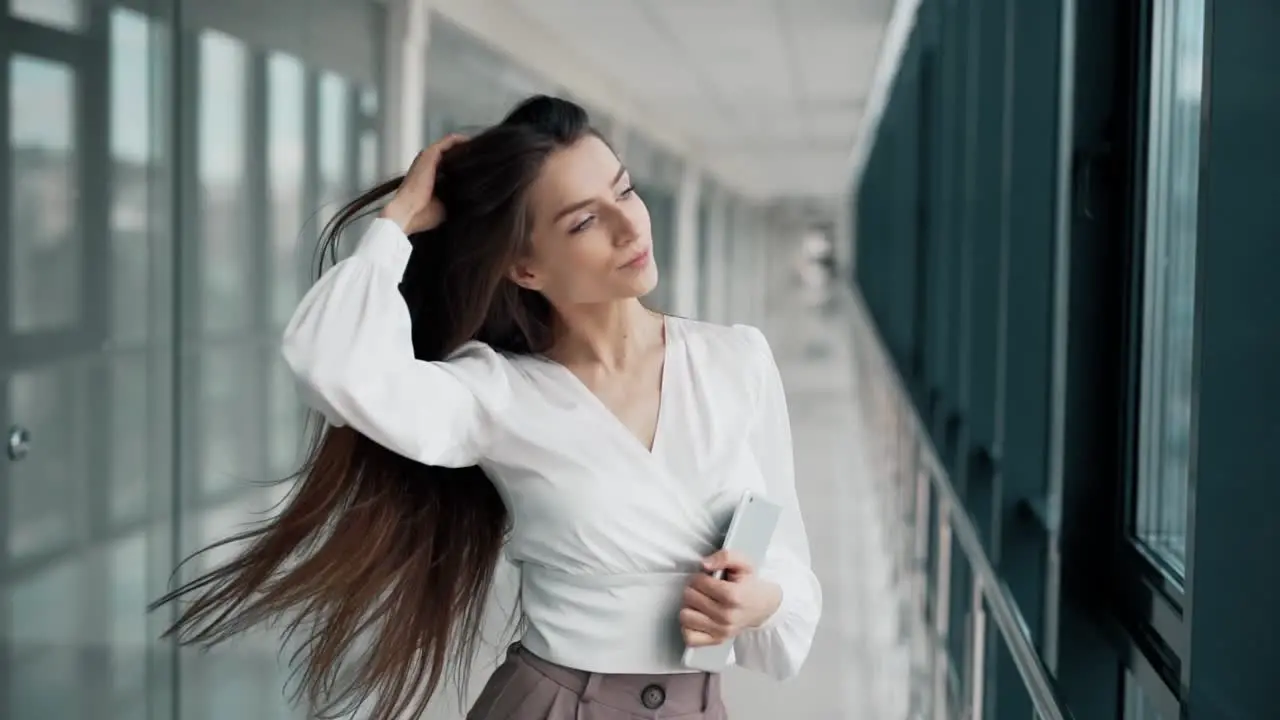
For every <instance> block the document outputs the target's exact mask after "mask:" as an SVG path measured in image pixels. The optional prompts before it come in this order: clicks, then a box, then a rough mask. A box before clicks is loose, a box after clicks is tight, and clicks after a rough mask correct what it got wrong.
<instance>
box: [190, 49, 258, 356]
mask: <svg viewBox="0 0 1280 720" xmlns="http://www.w3.org/2000/svg"><path fill="white" fill-rule="evenodd" d="M246 55H247V53H246V52H245V48H244V45H243V44H242V43H241V42H240V41H239V40H236V39H235V38H232V37H230V36H229V35H223V34H221V33H218V32H214V31H209V30H206V31H204V32H202V33H201V35H200V94H199V97H200V108H199V113H200V115H199V122H200V138H199V140H200V149H199V163H200V190H201V201H202V202H201V207H200V212H201V218H200V220H201V228H202V230H203V232H202V235H201V238H200V255H199V258H200V278H201V281H202V287H201V291H202V292H201V297H200V307H201V313H202V321H203V329H204V330H205V332H206V333H209V332H215V333H216V332H226V331H232V330H239V329H245V328H247V327H248V326H249V324H250V322H251V319H252V318H251V315H250V313H251V312H252V305H251V301H252V295H253V294H252V293H251V292H250V287H249V279H250V278H251V277H252V268H251V267H250V247H251V243H252V241H253V238H252V237H251V236H250V234H249V223H248V218H249V204H248V202H247V199H246V198H245V187H246V185H247V184H248V176H247V172H246V168H245V154H246V144H247V138H246V135H247V131H246V124H247V119H248V114H247V110H246V104H247V102H248V98H247V94H248V83H247V77H246V72H247V66H248V60H247V57H246Z"/></svg>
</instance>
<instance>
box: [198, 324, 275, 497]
mask: <svg viewBox="0 0 1280 720" xmlns="http://www.w3.org/2000/svg"><path fill="white" fill-rule="evenodd" d="M259 357H260V353H259V347H258V346H257V345H256V344H254V343H244V344H229V345H223V346H216V347H211V348H206V349H204V350H202V351H201V354H200V394H199V397H198V400H197V403H198V406H197V413H198V420H197V422H198V426H197V427H198V428H199V436H200V488H201V491H202V495H204V496H206V497H207V496H210V495H221V494H223V493H225V492H227V491H230V490H234V489H235V488H237V487H244V486H246V485H247V484H249V483H251V482H259V481H261V480H263V479H264V478H263V473H262V469H261V468H259V467H257V466H256V464H255V462H254V458H257V457H260V455H259V448H260V447H261V444H262V441H263V439H262V436H261V434H260V433H258V432H256V431H255V428H256V427H258V426H259V423H258V422H257V420H258V418H259V417H261V414H262V410H261V409H260V403H259V398H258V396H257V395H256V394H255V393H254V381H253V378H254V376H255V375H256V374H258V372H259V371H260V369H261V363H262V361H261V360H260V359H259Z"/></svg>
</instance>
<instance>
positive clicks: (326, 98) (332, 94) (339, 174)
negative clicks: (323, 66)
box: [320, 72, 350, 220]
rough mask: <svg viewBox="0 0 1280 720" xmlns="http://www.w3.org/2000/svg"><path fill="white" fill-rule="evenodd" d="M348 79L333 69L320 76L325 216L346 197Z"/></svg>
mask: <svg viewBox="0 0 1280 720" xmlns="http://www.w3.org/2000/svg"><path fill="white" fill-rule="evenodd" d="M347 99H348V91H347V83H346V82H345V81H344V80H343V79H342V78H341V77H339V76H337V75H334V74H333V73H328V72H327V73H325V74H324V75H323V76H321V78H320V202H321V203H322V204H323V205H325V214H324V215H323V217H324V219H325V220H328V219H329V218H330V217H331V216H332V215H333V213H334V211H335V210H336V209H337V207H339V206H340V205H341V204H342V203H343V202H345V201H346V200H348V199H349V198H348V197H347V195H348V193H349V192H350V188H349V187H348V167H347V138H348V130H347V127H348V125H349V122H348V121H349V112H350V106H349V104H348V102H347Z"/></svg>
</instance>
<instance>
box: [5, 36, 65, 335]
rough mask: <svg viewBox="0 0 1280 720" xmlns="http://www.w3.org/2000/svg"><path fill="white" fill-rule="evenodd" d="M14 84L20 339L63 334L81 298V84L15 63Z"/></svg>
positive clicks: (23, 61) (15, 311) (14, 313)
mask: <svg viewBox="0 0 1280 720" xmlns="http://www.w3.org/2000/svg"><path fill="white" fill-rule="evenodd" d="M9 78H10V89H9V148H10V159H11V163H12V166H11V168H10V170H9V172H10V178H11V182H10V187H11V188H12V189H11V191H10V192H11V193H12V196H11V197H12V203H11V208H12V209H11V218H10V225H9V228H10V235H9V237H10V250H9V252H10V253H11V256H10V257H11V259H12V267H11V270H10V272H11V278H10V288H11V292H12V296H11V298H10V313H9V314H10V318H9V319H10V322H11V323H12V327H13V330H14V331H15V332H31V331H41V330H53V329H64V328H67V327H68V326H70V325H73V324H74V323H75V322H76V320H77V318H78V314H79V308H80V293H81V289H80V286H81V282H80V263H81V257H80V237H79V236H80V213H79V207H80V194H79V192H78V187H79V168H78V165H79V158H78V157H77V150H76V141H75V138H76V117H77V115H78V113H77V108H76V97H77V90H76V76H75V73H74V71H73V70H72V69H71V68H70V67H68V66H67V65H65V64H63V63H60V62H55V61H52V60H44V59H41V58H34V57H29V56H26V55H13V56H12V57H11V58H10V61H9Z"/></svg>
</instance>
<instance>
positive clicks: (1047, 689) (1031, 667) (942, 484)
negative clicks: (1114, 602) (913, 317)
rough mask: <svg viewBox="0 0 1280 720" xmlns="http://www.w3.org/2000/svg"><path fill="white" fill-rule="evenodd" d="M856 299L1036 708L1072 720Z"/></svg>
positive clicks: (1053, 719)
mask: <svg viewBox="0 0 1280 720" xmlns="http://www.w3.org/2000/svg"><path fill="white" fill-rule="evenodd" d="M852 296H853V301H854V306H855V314H856V315H857V319H858V322H859V323H861V325H862V329H863V330H864V331H865V332H866V333H867V334H868V335H869V336H870V337H871V338H872V339H873V340H874V341H875V342H874V346H875V348H876V352H877V354H878V356H879V357H878V359H879V361H880V365H881V367H882V368H884V369H885V375H886V376H887V377H888V378H890V382H892V383H893V391H894V393H895V395H896V396H897V399H898V401H899V404H901V405H902V406H904V407H905V408H906V411H907V414H908V418H909V421H910V423H911V425H912V430H913V431H914V434H915V436H916V437H917V438H919V440H918V445H919V447H920V449H921V450H922V453H921V459H922V460H923V461H924V462H925V464H926V465H927V468H926V469H927V470H928V475H929V479H930V482H931V483H932V485H933V487H934V489H935V490H936V491H937V493H938V495H939V496H940V497H941V499H942V501H943V502H942V503H941V506H942V507H945V508H946V509H947V515H946V519H947V521H948V523H949V524H950V527H951V529H952V531H953V532H954V533H955V537H956V539H957V540H958V541H959V544H960V548H961V550H962V551H963V552H964V554H965V557H966V558H967V559H968V561H969V565H970V567H971V568H972V569H973V573H974V582H975V584H977V586H978V588H979V590H980V591H981V593H982V596H983V598H984V599H985V600H986V602H987V605H988V607H989V608H990V614H991V616H992V618H993V619H994V620H995V624H996V627H997V628H998V629H999V631H1000V635H1001V636H1002V637H1003V639H1004V641H1005V644H1006V645H1007V646H1008V647H1009V653H1010V656H1011V657H1012V658H1013V663H1014V666H1015V667H1016V668H1017V670H1018V675H1019V676H1021V677H1022V682H1023V684H1024V685H1025V687H1026V690H1027V694H1028V695H1029V696H1030V698H1031V704H1032V705H1033V706H1034V707H1035V711H1036V713H1037V715H1038V717H1040V718H1043V719H1044V720H1071V717H1072V716H1071V713H1070V711H1069V710H1068V709H1067V708H1066V704H1065V703H1064V702H1063V701H1062V699H1061V694H1060V693H1059V692H1058V690H1057V688H1056V686H1055V684H1054V681H1053V679H1052V675H1051V674H1050V673H1049V671H1048V668H1046V667H1045V665H1044V661H1043V660H1042V659H1041V657H1040V653H1039V652H1038V651H1037V650H1036V648H1035V645H1033V644H1032V642H1031V632H1030V630H1029V629H1028V627H1027V623H1026V620H1025V619H1023V617H1022V613H1021V612H1020V611H1019V610H1018V607H1017V603H1016V602H1015V601H1014V599H1013V596H1012V594H1011V593H1010V592H1009V588H1008V586H1007V585H1005V583H1004V581H1003V580H1001V579H1000V576H999V575H998V574H997V573H996V570H995V567H994V566H993V565H992V564H991V559H990V558H989V557H987V553H986V550H984V549H983V547H982V541H981V539H980V538H979V535H978V530H977V527H976V525H975V524H974V522H973V518H972V517H971V516H970V515H969V512H968V511H967V510H965V509H964V507H965V506H964V503H963V502H962V500H961V498H960V494H959V493H957V492H956V489H955V487H954V486H953V485H952V484H951V478H950V476H949V475H948V474H947V471H946V469H945V468H944V467H943V465H942V463H941V462H940V461H939V460H938V455H937V451H936V450H935V449H934V447H933V444H932V442H930V440H929V435H928V433H927V432H925V426H924V423H923V422H922V421H921V419H920V415H919V413H918V412H917V411H916V407H915V404H914V403H912V402H911V401H910V400H909V398H910V395H909V394H908V393H907V391H906V383H904V382H903V380H902V375H901V374H900V373H899V372H898V368H897V366H895V365H894V363H893V362H892V361H891V360H890V359H889V357H888V354H887V352H886V351H885V348H886V345H885V343H884V338H883V337H882V335H881V334H880V329H879V328H878V327H877V326H876V324H875V322H874V321H872V318H871V313H870V312H869V311H868V309H867V305H866V301H865V299H864V298H863V297H862V294H861V292H860V291H859V290H858V289H857V288H856V287H855V288H852Z"/></svg>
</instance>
